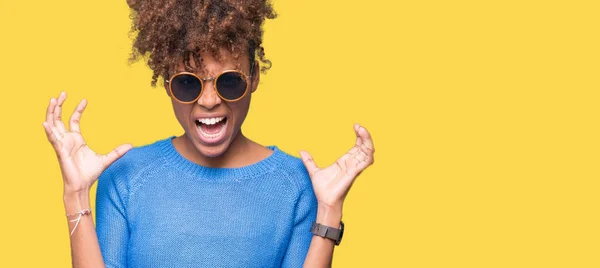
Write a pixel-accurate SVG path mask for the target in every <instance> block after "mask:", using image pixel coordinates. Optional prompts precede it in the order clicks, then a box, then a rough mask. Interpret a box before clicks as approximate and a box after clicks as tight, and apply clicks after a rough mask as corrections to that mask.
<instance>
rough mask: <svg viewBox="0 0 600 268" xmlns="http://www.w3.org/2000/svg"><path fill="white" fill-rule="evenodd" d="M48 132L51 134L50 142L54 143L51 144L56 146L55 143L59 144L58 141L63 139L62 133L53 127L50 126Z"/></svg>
mask: <svg viewBox="0 0 600 268" xmlns="http://www.w3.org/2000/svg"><path fill="white" fill-rule="evenodd" d="M50 131H51V132H52V135H51V136H52V140H51V141H54V142H53V143H54V144H56V143H57V142H60V140H61V139H62V137H63V134H62V132H60V131H59V130H58V129H57V128H56V127H55V126H50Z"/></svg>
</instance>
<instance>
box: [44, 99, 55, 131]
mask: <svg viewBox="0 0 600 268" xmlns="http://www.w3.org/2000/svg"><path fill="white" fill-rule="evenodd" d="M55 106H56V99H55V98H51V99H50V104H48V109H47V110H46V122H47V123H48V126H54V107H55Z"/></svg>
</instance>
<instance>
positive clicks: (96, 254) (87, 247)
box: [43, 92, 131, 268]
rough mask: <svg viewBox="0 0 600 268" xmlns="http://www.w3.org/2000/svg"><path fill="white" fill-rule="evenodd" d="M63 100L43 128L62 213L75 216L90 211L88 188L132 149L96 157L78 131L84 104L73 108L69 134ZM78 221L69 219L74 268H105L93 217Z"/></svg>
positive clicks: (55, 103)
mask: <svg viewBox="0 0 600 268" xmlns="http://www.w3.org/2000/svg"><path fill="white" fill-rule="evenodd" d="M66 98H67V95H66V93H64V92H62V93H61V94H60V96H59V97H58V99H55V98H52V99H51V100H50V104H49V105H48V108H47V110H46V121H44V123H43V126H44V129H45V131H46V137H47V138H48V141H49V142H50V144H52V147H53V148H54V150H55V152H56V156H57V158H58V163H59V166H60V169H61V173H62V177H63V182H64V192H63V201H64V205H65V212H66V213H68V214H75V213H78V212H80V211H82V210H83V209H91V207H90V197H89V190H90V188H91V186H92V185H93V184H94V182H95V181H96V180H97V179H98V177H99V176H100V174H101V173H102V172H103V171H104V170H105V169H106V168H107V167H108V166H109V165H110V164H112V163H113V162H114V161H115V160H117V159H118V158H119V157H121V156H123V155H124V154H125V152H127V151H128V150H129V149H131V145H129V144H127V145H122V146H119V147H117V148H116V149H115V150H113V151H112V152H110V153H108V154H106V155H99V154H97V153H96V152H94V151H92V150H91V149H90V148H89V147H88V146H87V144H86V143H85V141H84V139H83V136H82V135H81V132H80V130H79V120H80V119H81V115H82V114H83V111H84V110H85V107H86V104H87V103H86V101H85V100H82V101H81V102H80V103H79V105H77V107H76V108H75V111H74V112H73V114H72V115H71V118H70V120H69V128H70V131H69V130H67V128H66V127H65V125H64V124H63V122H62V104H63V103H64V101H65V100H66ZM78 217H79V216H70V217H68V226H69V234H71V236H70V239H71V240H70V242H71V258H72V263H73V267H77V268H88V267H93V268H95V267H105V265H104V262H103V260H102V254H101V252H100V247H99V244H98V238H97V236H96V230H95V228H94V222H93V218H92V215H91V214H87V215H81V217H80V218H79V222H76V221H73V222H72V221H71V220H74V219H77V218H78ZM76 225H77V227H76V228H75V226H76Z"/></svg>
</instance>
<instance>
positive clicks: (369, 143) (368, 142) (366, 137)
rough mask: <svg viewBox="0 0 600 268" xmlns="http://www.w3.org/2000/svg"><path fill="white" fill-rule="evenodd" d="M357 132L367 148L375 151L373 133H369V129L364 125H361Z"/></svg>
mask: <svg viewBox="0 0 600 268" xmlns="http://www.w3.org/2000/svg"><path fill="white" fill-rule="evenodd" d="M357 134H358V136H359V138H360V139H361V141H362V144H363V145H364V146H366V148H367V149H369V150H370V151H372V152H375V146H374V145H373V139H372V138H371V133H369V131H368V130H367V129H366V128H365V127H363V126H359V128H358V130H357Z"/></svg>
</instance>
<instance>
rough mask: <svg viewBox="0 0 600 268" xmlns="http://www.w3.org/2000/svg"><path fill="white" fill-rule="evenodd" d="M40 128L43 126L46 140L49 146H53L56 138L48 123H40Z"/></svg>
mask: <svg viewBox="0 0 600 268" xmlns="http://www.w3.org/2000/svg"><path fill="white" fill-rule="evenodd" d="M42 126H44V130H45V132H46V138H48V141H49V142H50V143H51V144H54V142H56V136H55V135H54V133H53V132H52V128H51V127H50V124H48V122H46V121H44V122H43V123H42Z"/></svg>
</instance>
